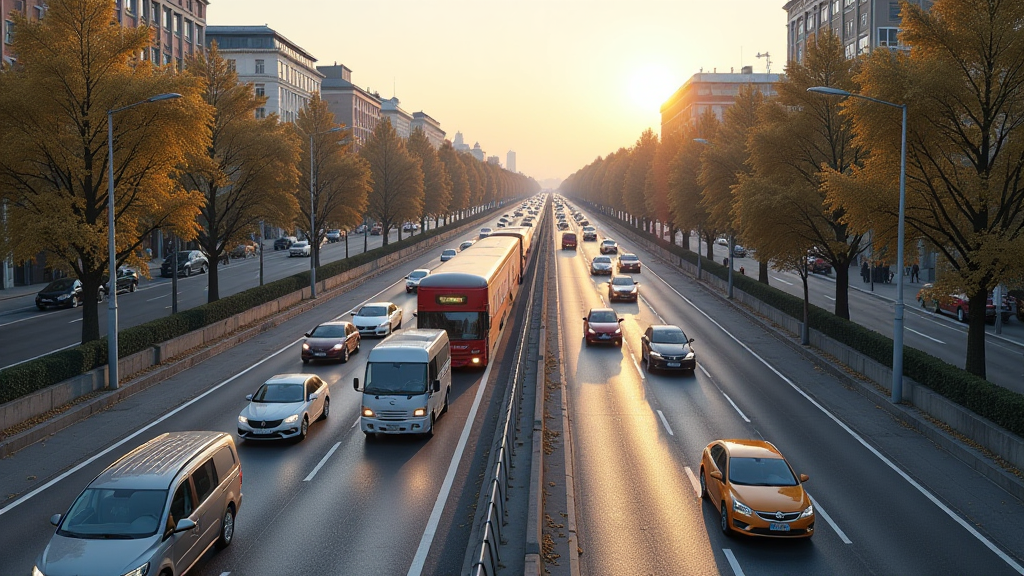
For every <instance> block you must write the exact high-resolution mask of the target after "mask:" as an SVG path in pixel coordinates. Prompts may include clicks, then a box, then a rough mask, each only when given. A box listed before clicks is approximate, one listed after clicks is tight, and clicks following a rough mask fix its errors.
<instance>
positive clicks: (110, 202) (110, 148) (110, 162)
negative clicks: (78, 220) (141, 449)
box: [107, 92, 181, 390]
mask: <svg viewBox="0 0 1024 576" xmlns="http://www.w3.org/2000/svg"><path fill="white" fill-rule="evenodd" d="M172 98H181V94H175V93H173V92H171V93H167V94H158V95H156V96H152V97H150V98H146V99H145V100H142V101H140V102H136V103H134V104H129V105H128V106H122V107H121V108H114V109H113V110H107V250H108V251H109V257H110V263H109V264H108V266H109V267H110V271H109V273H108V275H107V285H108V286H109V289H108V292H109V295H108V296H109V297H108V298H107V387H108V388H110V389H112V390H113V389H115V388H117V250H116V248H115V247H114V114H116V113H118V112H121V111H124V110H127V109H129V108H134V107H136V106H138V105H140V104H148V103H150V102H159V101H161V100H170V99H172ZM174 273H175V274H177V273H178V271H177V270H175V271H174Z"/></svg>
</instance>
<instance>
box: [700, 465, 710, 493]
mask: <svg viewBox="0 0 1024 576" xmlns="http://www.w3.org/2000/svg"><path fill="white" fill-rule="evenodd" d="M707 497H708V480H707V478H705V477H704V467H703V466H701V467H700V498H701V500H703V499H705V498H707Z"/></svg>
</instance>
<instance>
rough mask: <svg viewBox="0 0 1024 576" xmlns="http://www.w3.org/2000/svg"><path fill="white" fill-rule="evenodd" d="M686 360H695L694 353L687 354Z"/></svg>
mask: <svg viewBox="0 0 1024 576" xmlns="http://www.w3.org/2000/svg"><path fill="white" fill-rule="evenodd" d="M684 359H685V360H693V352H690V353H689V354H687V355H686V357H685V358H684Z"/></svg>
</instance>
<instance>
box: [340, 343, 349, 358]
mask: <svg viewBox="0 0 1024 576" xmlns="http://www.w3.org/2000/svg"><path fill="white" fill-rule="evenodd" d="M341 362H342V363H345V362H348V342H346V343H345V347H344V348H342V349H341Z"/></svg>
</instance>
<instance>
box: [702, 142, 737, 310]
mask: <svg viewBox="0 0 1024 576" xmlns="http://www.w3.org/2000/svg"><path fill="white" fill-rule="evenodd" d="M693 141H694V142H696V143H698V144H703V145H705V146H713V144H711V141H710V140H708V139H707V138H694V139H693ZM735 246H736V235H735V234H733V233H732V232H730V233H729V257H728V258H726V261H727V262H729V290H728V292H727V297H728V298H729V299H730V300H732V293H733V290H732V287H733V280H732V267H733V260H735V258H734V255H735V252H734V251H733V250H734V248H735ZM697 276H698V278H699V277H700V231H699V230H698V233H697Z"/></svg>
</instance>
